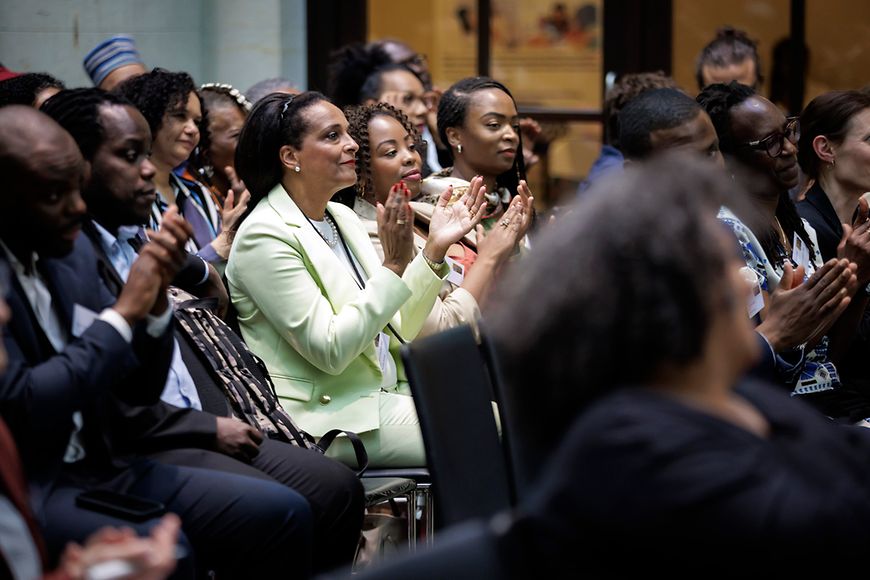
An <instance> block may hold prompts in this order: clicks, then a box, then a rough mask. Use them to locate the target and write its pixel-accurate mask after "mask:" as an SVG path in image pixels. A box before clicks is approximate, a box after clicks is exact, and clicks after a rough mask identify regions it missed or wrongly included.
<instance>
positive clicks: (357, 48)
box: [328, 43, 423, 108]
mask: <svg viewBox="0 0 870 580" xmlns="http://www.w3.org/2000/svg"><path fill="white" fill-rule="evenodd" d="M395 70H401V71H406V72H409V73H411V74H412V75H414V76H415V77H417V78H418V79H419V78H420V77H419V76H418V75H417V74H416V73H415V72H414V71H413V70H411V68H409V67H408V66H406V65H404V64H400V63H394V62H393V61H392V59H391V58H390V55H389V54H388V53H387V51H386V50H384V49H383V47H381V46H379V45H377V44H369V45H365V44H361V43H354V44H349V45H346V46H343V47H341V48H340V49H338V50H337V51H335V52H334V53H332V55H331V60H330V64H329V85H328V86H329V88H328V93H329V96H330V98H331V99H332V102H333V103H335V105H336V106H337V107H340V108H344V107H349V106H352V105H361V104H362V103H364V102H365V101H367V100H369V99H371V100H375V101H376V100H378V98H379V97H380V96H381V94H382V93H383V90H382V86H383V83H382V79H383V75H384V74H385V73H388V72H391V71H395ZM420 82H421V83H422V82H423V81H422V80H421V81H420Z"/></svg>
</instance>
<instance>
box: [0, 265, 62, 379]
mask: <svg viewBox="0 0 870 580" xmlns="http://www.w3.org/2000/svg"><path fill="white" fill-rule="evenodd" d="M0 261H3V262H4V263H6V264H7V265H8V264H9V262H8V261H7V260H6V254H5V253H4V252H3V251H0ZM9 269H10V280H9V295H8V296H6V303H7V304H8V305H9V310H10V312H11V313H12V316H11V319H10V320H9V323H8V324H7V326H6V332H9V333H10V334H11V335H12V336H14V337H15V342H16V343H17V344H18V348H20V349H21V351H22V353H23V354H24V356H25V357H26V358H27V361H28V362H29V363H30V364H38V363H40V362H42V361H44V360H45V359H47V358H49V357H50V356H52V355H54V354H55V350H54V347H52V346H51V342H49V340H48V337H47V336H46V335H45V332H43V330H42V327H41V326H39V321H38V320H37V319H36V314H35V313H34V312H33V308H32V307H31V306H30V302H29V301H28V300H27V295H26V294H25V293H24V288H22V286H21V284H20V283H19V282H18V277H17V276H16V275H15V274H14V273H11V270H12V268H11V266H10V267H9Z"/></svg>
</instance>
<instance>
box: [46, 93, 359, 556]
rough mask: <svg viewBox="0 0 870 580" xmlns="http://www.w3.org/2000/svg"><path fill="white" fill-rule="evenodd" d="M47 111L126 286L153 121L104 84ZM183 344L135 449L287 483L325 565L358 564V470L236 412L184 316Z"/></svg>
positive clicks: (136, 420)
mask: <svg viewBox="0 0 870 580" xmlns="http://www.w3.org/2000/svg"><path fill="white" fill-rule="evenodd" d="M43 111H44V112H46V113H47V114H48V115H50V116H52V117H53V118H54V119H55V120H57V121H58V122H59V123H60V125H61V126H62V127H63V128H65V129H66V130H67V131H68V132H69V133H70V134H71V135H72V137H73V138H74V139H75V140H76V142H77V143H78V144H79V146H80V148H81V149H82V151H83V154H84V157H85V159H86V161H87V162H88V163H89V165H90V167H91V172H90V179H89V180H88V181H87V183H86V184H85V186H84V188H83V192H82V195H83V197H84V198H85V201H86V202H87V205H88V210H89V215H88V219H87V220H86V221H85V224H84V233H85V235H86V237H87V238H88V239H90V241H91V242H92V244H93V248H94V251H95V253H96V254H97V256H98V259H99V262H100V275H101V276H102V277H103V280H104V282H105V283H106V286H107V287H108V288H109V289H110V290H112V289H115V291H118V290H119V289H121V288H123V285H124V280H125V278H126V277H127V276H128V271H129V269H130V265H131V264H132V263H133V260H135V257H136V253H135V251H134V246H136V245H138V238H137V235H138V232H140V231H141V228H140V227H141V225H142V224H144V223H147V221H148V219H149V217H150V209H151V204H152V203H153V200H154V183H153V181H152V179H153V176H154V172H155V170H154V167H153V165H151V163H150V161H149V160H148V159H147V157H146V156H145V155H142V153H144V152H146V151H148V150H149V149H150V142H151V135H150V131H149V128H148V124H147V122H146V121H145V118H144V117H143V116H142V115H141V113H140V112H139V111H138V110H137V109H136V108H135V107H133V106H132V104H130V103H129V102H128V101H126V99H124V98H122V97H117V96H115V95H111V94H109V93H105V92H103V91H100V90H99V89H74V90H69V91H63V92H61V93H59V94H58V95H55V97H54V98H53V100H52V102H51V103H50V104H48V105H47V106H46V107H44V108H43ZM131 153H133V154H134V155H133V156H131V155H130V154H131ZM136 153H138V155H135V154H136ZM130 159H134V160H133V161H130ZM131 238H133V242H134V243H132V244H131V243H129V242H128V240H129V239H131ZM194 259H195V260H199V258H196V257H194ZM192 291H193V292H195V291H196V289H192ZM175 349H176V350H175V352H174V353H173V360H172V364H171V366H170V375H169V377H168V379H167V381H166V384H165V386H164V390H163V395H162V399H163V400H162V401H160V402H157V403H155V404H153V405H150V406H147V407H143V406H140V407H136V408H129V407H128V409H127V412H126V416H125V418H124V420H125V423H126V426H127V429H126V435H127V437H126V438H125V441H124V444H125V447H126V449H128V450H130V451H132V452H135V453H137V454H149V455H150V456H151V457H153V458H155V459H158V460H159V461H160V462H162V463H171V464H174V465H187V466H191V467H206V468H209V469H218V470H222V471H228V472H231V473H238V474H241V475H248V476H251V477H263V478H268V479H270V480H272V481H278V482H280V483H282V484H284V485H287V486H288V487H290V488H291V489H294V490H296V491H297V492H299V493H300V494H302V495H303V496H304V497H305V498H306V499H307V500H308V502H309V504H310V506H311V508H312V512H313V515H314V530H315V536H314V541H315V570H318V569H320V570H326V569H329V568H332V567H334V566H337V565H340V564H348V563H350V561H351V559H352V558H353V555H354V552H355V549H356V545H357V542H358V539H359V531H360V527H361V526H362V516H363V509H364V498H363V493H362V486H361V484H360V482H359V479H358V478H357V477H356V476H355V474H354V473H353V472H352V471H351V470H350V469H348V468H347V467H345V466H344V465H342V464H341V463H339V462H337V461H334V460H332V459H330V458H327V457H325V456H323V455H321V454H319V453H314V452H312V451H310V450H308V449H303V448H300V447H297V446H294V445H290V444H289V443H284V442H280V441H276V440H272V439H264V438H263V436H262V434H261V433H260V432H259V431H258V430H257V429H255V428H254V427H252V426H250V425H248V424H247V423H243V422H242V421H239V420H238V419H235V418H233V417H231V416H229V406H228V404H227V400H226V397H225V396H224V394H223V390H222V389H221V386H220V385H219V384H218V383H217V382H216V381H215V379H214V378H213V375H212V374H211V373H210V372H209V370H208V369H207V368H206V366H205V365H204V364H203V360H204V359H203V356H202V353H200V352H199V350H198V348H197V347H196V344H195V343H194V342H193V341H192V340H191V339H190V337H189V336H188V335H187V334H186V333H185V332H184V331H183V329H182V328H181V326H180V325H179V324H178V323H176V332H175ZM170 403H171V404H170ZM209 410H210V411H212V412H208V411H209ZM133 425H134V426H135V427H133V428H131V426H133Z"/></svg>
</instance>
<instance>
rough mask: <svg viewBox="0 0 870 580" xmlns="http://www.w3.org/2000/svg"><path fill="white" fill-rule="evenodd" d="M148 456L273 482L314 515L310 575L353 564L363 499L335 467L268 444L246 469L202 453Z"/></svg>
mask: <svg viewBox="0 0 870 580" xmlns="http://www.w3.org/2000/svg"><path fill="white" fill-rule="evenodd" d="M151 457H152V458H154V459H157V460H159V461H161V462H163V463H169V464H172V465H187V466H193V467H204V468H208V469H215V470H220V471H226V472H229V473H236V474H239V475H246V476H251V477H259V478H262V479H266V480H270V481H277V482H279V483H282V484H284V485H286V486H288V487H290V488H291V489H294V490H296V491H297V492H299V493H300V494H301V495H302V496H303V497H304V498H305V499H306V500H308V503H309V505H310V506H311V511H312V513H313V515H314V560H313V566H314V570H315V571H326V570H329V569H331V568H334V567H336V566H341V565H346V564H349V563H350V562H351V561H352V560H353V555H354V552H355V550H356V546H357V542H358V541H359V533H360V528H361V527H362V520H363V512H364V509H365V497H364V494H363V488H362V484H361V483H360V482H359V479H358V478H357V477H356V475H355V474H354V473H353V472H352V471H351V470H350V469H348V468H347V467H345V466H344V465H342V464H341V463H339V462H337V461H335V460H332V459H330V458H328V457H324V456H323V455H321V454H320V453H317V452H314V451H311V450H309V449H302V448H301V447H296V446H295V445H290V444H288V443H281V442H279V441H274V440H271V439H266V440H265V441H263V443H262V444H261V445H260V453H259V454H258V455H257V456H256V457H255V458H254V459H253V461H252V462H251V463H250V464H247V463H243V462H241V461H238V460H236V459H233V458H232V457H229V456H227V455H223V454H221V453H216V452H213V451H206V450H203V449H173V450H169V451H163V452H160V453H157V454H154V455H152V456H151ZM285 560H286V559H285Z"/></svg>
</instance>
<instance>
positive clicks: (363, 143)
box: [344, 103, 423, 197]
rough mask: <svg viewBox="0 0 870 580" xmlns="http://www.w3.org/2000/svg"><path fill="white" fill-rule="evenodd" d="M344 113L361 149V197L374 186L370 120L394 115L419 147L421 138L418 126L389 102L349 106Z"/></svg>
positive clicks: (358, 184)
mask: <svg viewBox="0 0 870 580" xmlns="http://www.w3.org/2000/svg"><path fill="white" fill-rule="evenodd" d="M344 114H345V116H346V117H347V122H348V127H347V132H348V133H349V134H350V136H351V137H352V138H353V140H354V141H356V143H357V145H359V149H357V152H356V161H357V163H356V176H357V182H356V192H357V195H359V196H360V197H364V196H365V194H366V192H368V191H370V190H371V189H373V187H374V184H373V180H372V154H371V144H370V143H369V121H371V120H372V119H373V118H374V117H377V116H384V117H392V118H393V119H395V120H397V121H398V122H399V123H400V124H401V125H402V127H404V129H405V131H407V132H408V134H409V135H411V137H412V138H413V139H414V141H415V143H416V144H417V146H418V147H419V146H420V145H421V138H420V134H419V133H418V132H417V128H416V127H414V125H413V124H412V123H411V121H410V120H409V119H408V117H407V116H406V115H405V114H404V113H403V112H402V111H400V110H398V109H397V108H395V107H393V106H392V105H388V104H387V103H378V104H376V105H369V106H358V107H349V108H347V109H345V111H344ZM420 154H421V156H422V155H423V152H422V150H421V151H420Z"/></svg>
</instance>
